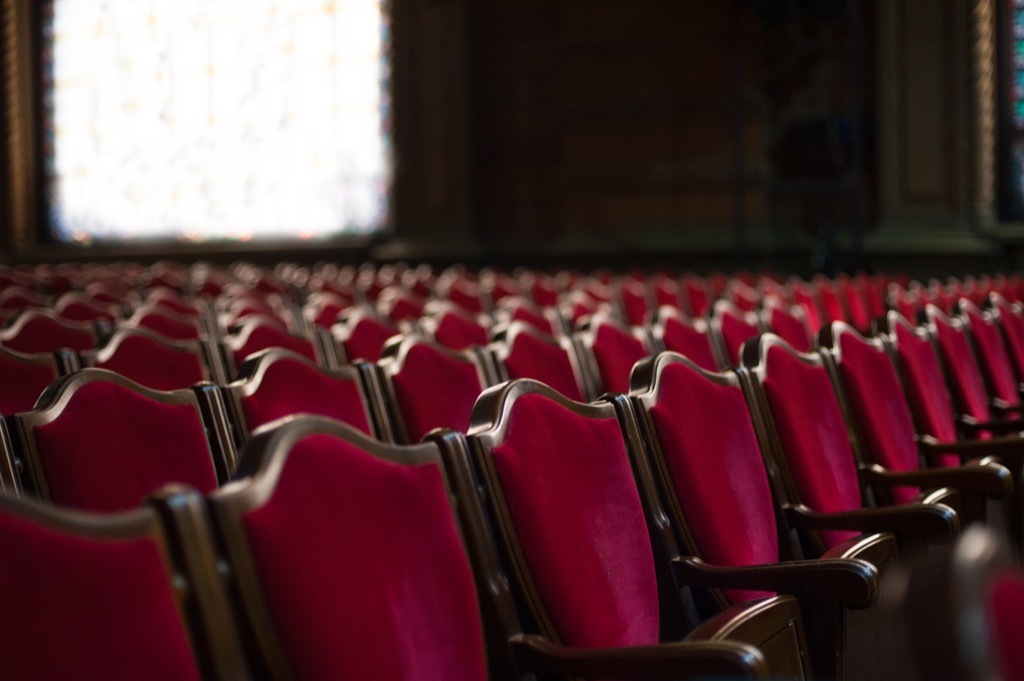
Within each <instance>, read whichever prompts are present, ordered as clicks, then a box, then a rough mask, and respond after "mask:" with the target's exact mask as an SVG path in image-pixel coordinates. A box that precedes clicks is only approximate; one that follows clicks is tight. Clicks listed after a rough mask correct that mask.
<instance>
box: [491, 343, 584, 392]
mask: <svg viewBox="0 0 1024 681" xmlns="http://www.w3.org/2000/svg"><path fill="white" fill-rule="evenodd" d="M513 340H514V342H513V345H512V347H510V348H509V352H508V356H507V357H506V358H505V367H506V368H507V369H508V375H509V378H532V379H535V380H538V381H541V382H543V383H546V384H548V385H549V386H551V387H552V388H554V389H555V390H557V391H558V392H560V393H562V394H563V395H565V396H566V397H568V398H569V399H571V400H576V401H578V402H579V401H582V400H583V389H582V387H581V386H580V382H579V380H577V378H576V372H575V370H574V369H573V365H572V359H571V358H570V357H569V355H568V353H567V352H566V351H565V349H564V348H562V347H561V346H558V345H554V344H552V343H549V342H547V341H545V340H543V339H541V338H538V337H536V336H533V335H530V334H528V333H519V334H516V336H515V338H514V339H513Z"/></svg>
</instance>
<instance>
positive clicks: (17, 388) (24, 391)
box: [0, 347, 58, 416]
mask: <svg viewBox="0 0 1024 681" xmlns="http://www.w3.org/2000/svg"><path fill="white" fill-rule="evenodd" d="M57 375H58V370H57V363H56V362H55V361H54V359H53V355H51V354H49V353H41V354H37V355H27V354H24V353H20V352H14V351H13V350H8V349H7V348H4V347H0V416H10V415H12V414H16V413H18V412H19V411H28V410H29V409H31V408H32V407H33V405H35V403H36V400H37V399H39V396H40V395H41V394H42V392H43V390H45V389H46V386H48V385H50V383H52V382H53V381H55V380H56V379H57Z"/></svg>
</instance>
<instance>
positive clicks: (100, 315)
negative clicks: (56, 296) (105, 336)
mask: <svg viewBox="0 0 1024 681" xmlns="http://www.w3.org/2000/svg"><path fill="white" fill-rule="evenodd" d="M56 310H57V314H59V315H60V316H61V317H63V318H64V319H70V320H71V321H73V322H91V321H95V320H98V319H102V320H104V321H107V322H110V323H111V324H113V323H114V322H116V321H117V319H118V317H117V315H115V314H114V313H113V312H112V311H111V309H109V308H103V307H99V306H98V305H96V304H93V303H90V302H88V301H85V300H71V301H67V302H66V303H64V304H58V305H57V306H56Z"/></svg>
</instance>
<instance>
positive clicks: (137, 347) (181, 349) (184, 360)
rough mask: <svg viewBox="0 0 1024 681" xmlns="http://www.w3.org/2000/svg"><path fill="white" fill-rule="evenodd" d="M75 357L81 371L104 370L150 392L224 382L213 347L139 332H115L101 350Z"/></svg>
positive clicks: (126, 329) (220, 366) (145, 331)
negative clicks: (77, 359) (133, 382)
mask: <svg viewBox="0 0 1024 681" xmlns="http://www.w3.org/2000/svg"><path fill="white" fill-rule="evenodd" d="M79 357H80V359H81V364H82V366H84V367H96V368H98V369H107V370H109V371H113V372H114V373H118V374H121V375H122V376H125V377H127V378H130V379H131V380H133V381H135V382H136V383H139V384H141V385H144V386H146V387H147V388H153V389H154V390H177V389H180V388H187V387H189V386H191V385H195V384H196V383H199V382H201V381H213V382H215V383H223V382H224V381H225V376H224V369H223V366H222V364H221V362H220V353H219V352H218V351H217V347H216V345H214V344H212V343H208V342H204V341H200V340H173V339H170V338H165V337H163V336H161V335H159V334H157V333H155V332H150V331H147V330H145V329H140V328H135V329H133V328H123V329H118V330H117V331H116V332H114V335H113V336H111V337H110V339H109V340H107V342H106V343H104V344H103V347H101V348H96V349H93V350H86V351H84V352H82V353H80V354H79Z"/></svg>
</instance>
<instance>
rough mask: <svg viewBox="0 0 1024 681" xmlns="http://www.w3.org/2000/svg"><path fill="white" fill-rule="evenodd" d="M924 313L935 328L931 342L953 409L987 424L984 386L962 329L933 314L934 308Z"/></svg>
mask: <svg viewBox="0 0 1024 681" xmlns="http://www.w3.org/2000/svg"><path fill="white" fill-rule="evenodd" d="M926 309H927V310H928V312H929V313H930V314H929V319H930V320H931V322H932V324H933V325H934V328H935V341H936V344H937V345H938V348H939V353H940V354H941V356H942V361H943V364H944V366H945V367H946V376H947V379H948V380H949V384H950V392H951V393H952V395H953V401H954V403H955V404H956V406H957V409H959V410H960V412H961V413H963V414H967V415H969V416H973V417H974V418H976V419H978V420H979V421H989V420H991V419H992V411H991V409H989V404H988V394H987V393H986V392H985V384H984V382H983V381H982V378H981V372H980V370H979V369H978V363H977V361H976V360H975V359H974V354H973V352H972V351H971V346H970V343H969V342H968V340H967V334H966V333H965V332H964V329H963V327H962V326H961V325H960V324H959V322H958V321H956V320H952V319H950V318H948V317H946V316H945V315H944V314H942V313H941V312H937V311H936V309H935V308H934V306H928V307H927V308H926Z"/></svg>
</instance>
